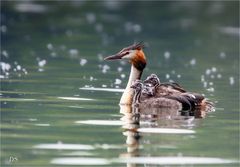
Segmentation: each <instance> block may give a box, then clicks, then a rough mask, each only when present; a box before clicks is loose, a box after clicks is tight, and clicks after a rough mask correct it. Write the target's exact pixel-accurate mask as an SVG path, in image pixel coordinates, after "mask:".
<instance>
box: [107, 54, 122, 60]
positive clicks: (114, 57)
mask: <svg viewBox="0 0 240 167" xmlns="http://www.w3.org/2000/svg"><path fill="white" fill-rule="evenodd" d="M122 57H123V55H121V54H120V53H117V54H115V55H111V56H108V57H105V58H104V60H117V59H121V58H122Z"/></svg>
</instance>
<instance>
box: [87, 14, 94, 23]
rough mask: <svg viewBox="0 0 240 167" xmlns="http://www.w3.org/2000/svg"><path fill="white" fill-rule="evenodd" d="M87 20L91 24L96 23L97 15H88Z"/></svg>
mask: <svg viewBox="0 0 240 167" xmlns="http://www.w3.org/2000/svg"><path fill="white" fill-rule="evenodd" d="M86 20H87V22H88V23H89V24H92V23H94V22H95V21H96V15H95V14H94V13H87V14H86Z"/></svg>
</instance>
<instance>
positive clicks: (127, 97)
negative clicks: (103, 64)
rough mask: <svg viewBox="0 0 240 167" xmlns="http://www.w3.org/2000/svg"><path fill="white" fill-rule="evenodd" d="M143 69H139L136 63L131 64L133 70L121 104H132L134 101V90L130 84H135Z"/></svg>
mask: <svg viewBox="0 0 240 167" xmlns="http://www.w3.org/2000/svg"><path fill="white" fill-rule="evenodd" d="M141 74H142V71H139V70H137V69H136V68H135V67H134V65H132V66H131V72H130V76H129V79H128V83H127V87H126V88H125V90H124V92H123V94H122V97H121V100H120V104H121V105H131V104H132V102H133V95H134V90H133V89H132V88H130V86H131V85H132V84H133V82H134V81H135V80H137V79H140V78H141Z"/></svg>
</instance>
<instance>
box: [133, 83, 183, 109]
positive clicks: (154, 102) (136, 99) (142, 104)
mask: <svg viewBox="0 0 240 167" xmlns="http://www.w3.org/2000/svg"><path fill="white" fill-rule="evenodd" d="M131 88H132V89H134V92H135V93H134V96H133V105H134V106H135V107H139V108H146V107H154V108H171V109H175V110H178V111H180V110H182V104H181V103H180V102H179V101H177V100H176V99H174V98H172V99H171V98H166V97H159V98H148V99H144V100H141V93H142V90H143V89H144V84H143V83H142V82H141V81H140V80H136V81H135V82H134V83H133V84H132V86H131Z"/></svg>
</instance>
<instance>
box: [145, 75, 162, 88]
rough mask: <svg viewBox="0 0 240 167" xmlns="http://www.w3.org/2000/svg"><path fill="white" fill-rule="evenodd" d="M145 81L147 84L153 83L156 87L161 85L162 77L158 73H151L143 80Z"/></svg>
mask: <svg viewBox="0 0 240 167" xmlns="http://www.w3.org/2000/svg"><path fill="white" fill-rule="evenodd" d="M143 83H144V84H145V85H151V86H154V87H156V86H158V85H160V79H159V78H158V76H157V75H156V74H151V75H149V76H148V77H147V78H146V79H145V80H144V81H143Z"/></svg>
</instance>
